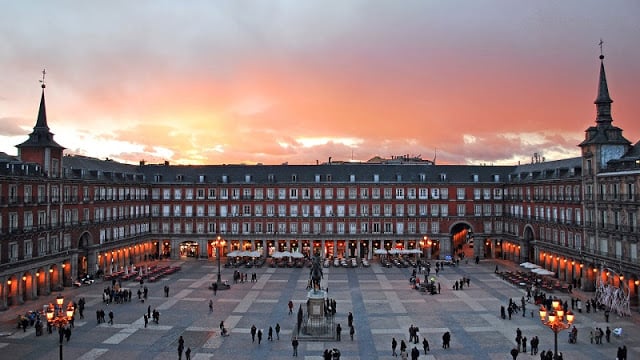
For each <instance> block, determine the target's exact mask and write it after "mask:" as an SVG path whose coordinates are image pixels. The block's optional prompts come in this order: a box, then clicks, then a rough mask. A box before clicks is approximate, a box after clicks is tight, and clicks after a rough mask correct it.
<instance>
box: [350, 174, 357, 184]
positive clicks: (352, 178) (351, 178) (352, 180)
mask: <svg viewBox="0 0 640 360" xmlns="http://www.w3.org/2000/svg"><path fill="white" fill-rule="evenodd" d="M349 182H356V176H355V175H354V174H351V175H349Z"/></svg>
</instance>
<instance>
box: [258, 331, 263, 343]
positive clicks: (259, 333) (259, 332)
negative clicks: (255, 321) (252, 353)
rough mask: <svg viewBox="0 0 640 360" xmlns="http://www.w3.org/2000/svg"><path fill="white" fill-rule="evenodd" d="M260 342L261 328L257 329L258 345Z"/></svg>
mask: <svg viewBox="0 0 640 360" xmlns="http://www.w3.org/2000/svg"><path fill="white" fill-rule="evenodd" d="M260 343H262V329H258V345H260Z"/></svg>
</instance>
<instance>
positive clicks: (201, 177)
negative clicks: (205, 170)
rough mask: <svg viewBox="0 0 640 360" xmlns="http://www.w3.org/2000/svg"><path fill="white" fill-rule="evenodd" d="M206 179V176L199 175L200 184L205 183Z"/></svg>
mask: <svg viewBox="0 0 640 360" xmlns="http://www.w3.org/2000/svg"><path fill="white" fill-rule="evenodd" d="M205 179H206V176H204V175H198V182H199V183H203V182H204V181H205Z"/></svg>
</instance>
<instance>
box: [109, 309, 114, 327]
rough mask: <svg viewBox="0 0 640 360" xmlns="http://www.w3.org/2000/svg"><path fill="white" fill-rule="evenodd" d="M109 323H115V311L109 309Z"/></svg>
mask: <svg viewBox="0 0 640 360" xmlns="http://www.w3.org/2000/svg"><path fill="white" fill-rule="evenodd" d="M109 324H111V325H113V311H111V310H109Z"/></svg>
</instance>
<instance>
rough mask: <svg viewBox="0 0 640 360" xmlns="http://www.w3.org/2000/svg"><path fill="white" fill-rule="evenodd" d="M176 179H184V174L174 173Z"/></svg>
mask: <svg viewBox="0 0 640 360" xmlns="http://www.w3.org/2000/svg"><path fill="white" fill-rule="evenodd" d="M176 181H184V175H182V174H178V175H176Z"/></svg>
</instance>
